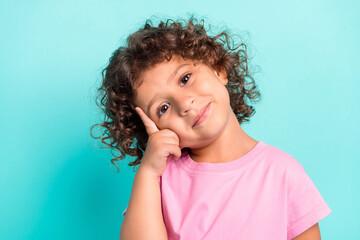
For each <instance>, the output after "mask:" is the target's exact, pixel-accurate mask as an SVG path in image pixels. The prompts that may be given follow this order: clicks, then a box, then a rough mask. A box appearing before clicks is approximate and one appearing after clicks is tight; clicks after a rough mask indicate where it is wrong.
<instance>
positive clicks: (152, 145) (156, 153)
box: [135, 107, 181, 177]
mask: <svg viewBox="0 0 360 240" xmlns="http://www.w3.org/2000/svg"><path fill="white" fill-rule="evenodd" d="M135 111H136V112H137V113H138V114H139V116H140V118H141V120H142V122H143V123H144V125H145V128H146V132H147V134H148V135H149V139H148V142H147V146H146V150H145V153H144V157H143V159H142V160H141V164H140V166H142V167H143V168H147V169H148V170H149V171H151V172H152V173H153V174H155V176H156V177H160V176H161V175H162V174H163V172H164V171H165V169H166V166H167V164H168V162H169V160H170V158H171V157H174V158H175V159H176V160H177V159H179V158H180V156H181V148H180V146H179V141H180V140H179V137H178V135H177V134H176V133H175V132H173V131H171V130H170V129H162V130H159V129H158V128H157V126H156V124H155V123H154V122H153V121H152V120H151V119H150V118H149V117H148V116H147V115H146V113H145V112H144V111H143V110H142V109H141V108H139V107H136V108H135Z"/></svg>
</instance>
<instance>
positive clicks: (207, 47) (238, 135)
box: [97, 18, 331, 240]
mask: <svg viewBox="0 0 360 240" xmlns="http://www.w3.org/2000/svg"><path fill="white" fill-rule="evenodd" d="M231 40H232V39H231V37H230V35H229V34H228V33H226V32H221V33H219V34H218V35H216V36H214V37H210V36H209V35H208V34H207V32H206V30H205V28H204V24H203V22H202V24H201V23H199V22H198V21H196V20H195V19H193V18H190V19H189V20H188V21H187V22H185V23H182V22H181V21H178V22H174V21H172V20H168V21H166V22H161V23H160V24H159V25H158V26H153V25H152V24H151V22H149V21H147V22H146V24H145V26H144V28H143V29H140V30H138V31H137V32H135V33H134V34H132V35H130V36H129V37H128V39H127V43H126V46H124V47H120V48H119V49H117V50H116V51H115V52H114V53H113V55H112V57H111V58H110V63H109V65H108V66H107V67H106V68H105V69H104V70H103V83H102V86H101V87H100V89H99V90H100V91H101V92H102V94H103V97H102V99H101V104H102V106H103V107H104V111H105V113H106V117H107V119H105V121H104V122H103V123H102V124H97V125H100V126H103V127H105V128H106V129H107V131H106V133H107V135H108V136H106V137H104V136H103V135H102V136H101V137H100V138H102V141H103V142H104V143H105V144H107V145H109V146H111V147H112V148H114V149H117V150H119V151H120V152H121V156H120V157H116V158H115V159H113V160H112V162H113V164H114V165H115V166H116V164H115V161H119V160H121V159H123V158H124V157H125V156H126V155H129V156H135V157H136V159H135V160H134V161H133V162H131V163H130V164H129V166H134V167H135V166H136V165H139V166H138V169H137V172H136V174H135V178H134V182H133V188H132V192H131V197H130V200H129V204H128V207H127V210H125V212H124V221H123V224H122V226H121V231H120V238H121V240H127V239H156V240H157V239H185V240H188V239H194V240H198V239H246V240H251V239H256V240H259V239H267V240H268V239H274V240H279V239H293V238H295V239H307V240H311V239H320V230H319V226H318V222H319V221H320V220H321V219H323V218H324V217H326V216H327V215H328V214H329V213H330V212H331V210H330V209H329V207H328V206H327V204H326V203H325V201H324V199H323V198H322V196H321V195H320V193H319V191H318V190H317V188H316V187H315V185H314V184H313V182H312V181H311V179H310V178H309V177H308V175H307V174H306V173H305V171H304V168H303V167H302V166H301V165H300V164H299V163H298V162H297V160H295V159H294V158H293V157H292V156H291V155H289V154H287V153H285V152H283V151H282V150H280V149H278V148H276V147H273V146H271V145H269V144H266V143H265V142H263V141H261V140H260V141H258V140H255V139H253V138H252V137H250V136H249V135H247V134H246V133H245V132H244V131H243V129H242V128H241V123H242V122H245V121H248V120H249V117H251V116H252V115H253V114H254V112H255V110H254V108H253V107H252V106H251V105H250V104H249V103H250V102H252V101H256V100H258V99H259V97H260V93H259V92H258V91H257V88H256V85H255V82H254V79H253V78H252V76H251V75H250V73H249V69H248V62H247V60H248V59H247V52H246V46H245V44H243V43H242V44H239V45H238V46H237V47H232V46H231V44H230V43H231ZM106 139H110V140H111V142H110V143H106V142H105V141H104V140H106Z"/></svg>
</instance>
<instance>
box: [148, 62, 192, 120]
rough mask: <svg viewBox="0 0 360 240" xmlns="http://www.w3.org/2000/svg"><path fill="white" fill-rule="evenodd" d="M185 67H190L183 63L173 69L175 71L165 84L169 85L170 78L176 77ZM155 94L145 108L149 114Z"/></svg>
mask: <svg viewBox="0 0 360 240" xmlns="http://www.w3.org/2000/svg"><path fill="white" fill-rule="evenodd" d="M187 65H191V64H190V63H184V64H182V65H180V66H179V67H178V68H176V69H175V71H174V72H173V73H172V74H171V75H170V76H169V78H168V80H167V82H166V83H169V82H170V80H171V79H172V78H174V77H175V76H176V74H177V73H178V71H179V70H180V68H182V67H184V66H187ZM156 97H157V94H156V95H155V96H154V97H153V98H152V99H151V100H150V102H149V104H148V106H147V112H148V113H150V108H151V106H152V105H153V104H154V102H155V100H156V99H157V98H156Z"/></svg>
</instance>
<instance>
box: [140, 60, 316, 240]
mask: <svg viewBox="0 0 360 240" xmlns="http://www.w3.org/2000/svg"><path fill="white" fill-rule="evenodd" d="M177 69H178V71H176V70H177ZM140 81H141V84H140V85H139V86H138V87H137V88H136V89H134V95H135V99H134V102H135V104H136V106H137V107H136V108H135V110H136V111H137V113H138V114H139V116H140V118H141V119H142V121H143V123H144V125H145V128H146V131H147V133H148V135H149V139H148V143H147V148H146V151H145V153H144V157H143V159H142V163H141V165H140V167H141V168H142V170H143V171H146V172H148V173H150V174H152V175H153V176H155V177H156V178H158V177H160V176H161V175H162V173H163V172H164V170H165V168H166V165H167V163H168V161H169V159H170V158H171V157H174V158H175V159H178V158H180V155H181V149H182V148H184V147H188V148H190V153H189V154H190V157H191V159H192V160H194V161H195V162H209V163H223V162H228V161H233V160H235V159H238V158H240V157H242V156H243V155H245V154H246V153H247V152H249V151H250V150H251V149H252V148H253V147H255V145H256V144H257V143H258V141H256V140H255V139H253V138H251V137H250V136H249V135H247V134H246V133H245V132H244V131H243V129H242V128H241V126H240V124H239V122H238V121H237V118H236V116H235V114H234V112H233V111H232V109H231V106H230V98H229V93H228V91H227V89H226V84H227V83H228V79H227V76H226V74H225V72H224V71H221V69H213V68H211V67H209V66H207V65H205V64H203V63H200V62H194V61H191V60H184V59H183V58H181V57H179V56H173V58H172V59H171V60H170V61H167V60H165V61H163V62H161V63H159V64H156V65H154V66H153V67H151V68H150V69H147V70H146V71H144V72H143V73H142V74H141V76H140ZM154 99H155V100H154ZM150 102H151V103H152V104H151V106H149V103H150ZM208 104H210V108H209V111H208V115H207V117H206V119H205V120H204V121H203V122H202V123H200V124H199V125H197V126H193V125H194V123H195V121H196V119H197V116H198V115H199V113H200V112H201V110H202V109H204V108H205V107H206V106H207V105H208ZM228 149H232V151H228ZM294 239H296V240H305V239H306V240H319V239H321V238H320V230H319V226H318V224H315V225H314V226H312V227H311V228H309V229H308V230H306V231H305V232H303V233H302V234H300V235H299V236H297V237H296V238H294Z"/></svg>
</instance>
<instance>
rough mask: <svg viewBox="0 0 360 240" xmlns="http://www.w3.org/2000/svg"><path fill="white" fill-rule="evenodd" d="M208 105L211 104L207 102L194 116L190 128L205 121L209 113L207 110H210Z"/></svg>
mask: <svg viewBox="0 0 360 240" xmlns="http://www.w3.org/2000/svg"><path fill="white" fill-rule="evenodd" d="M210 104H211V102H209V103H208V104H207V105H206V106H205V107H203V109H201V111H200V112H199V114H198V115H197V116H196V118H195V122H194V124H193V125H192V127H195V126H197V125H199V124H201V123H202V122H203V121H205V119H206V117H207V115H208V113H209V110H210Z"/></svg>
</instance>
